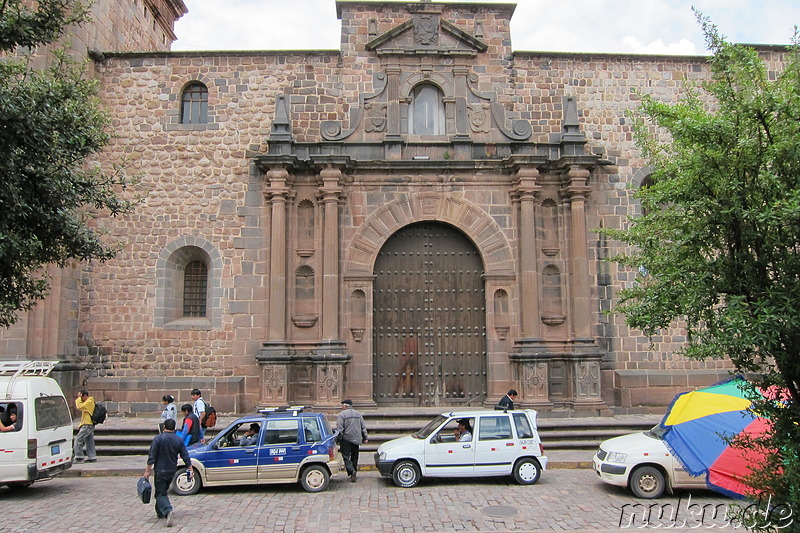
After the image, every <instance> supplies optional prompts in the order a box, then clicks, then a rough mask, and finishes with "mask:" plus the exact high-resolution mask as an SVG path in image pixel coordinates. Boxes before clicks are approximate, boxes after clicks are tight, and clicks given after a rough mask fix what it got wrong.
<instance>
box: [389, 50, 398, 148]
mask: <svg viewBox="0 0 800 533" xmlns="http://www.w3.org/2000/svg"><path fill="white" fill-rule="evenodd" d="M400 72H401V71H400V67H399V66H396V65H392V66H388V67H386V75H387V78H388V79H387V80H386V101H387V102H388V104H389V107H388V112H387V122H388V124H387V125H386V139H387V140H395V139H400Z"/></svg>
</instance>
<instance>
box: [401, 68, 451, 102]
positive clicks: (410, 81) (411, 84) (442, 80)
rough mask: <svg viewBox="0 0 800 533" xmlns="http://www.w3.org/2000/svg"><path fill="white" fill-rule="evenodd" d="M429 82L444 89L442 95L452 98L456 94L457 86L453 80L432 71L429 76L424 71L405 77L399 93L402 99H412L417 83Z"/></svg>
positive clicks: (441, 89)
mask: <svg viewBox="0 0 800 533" xmlns="http://www.w3.org/2000/svg"><path fill="white" fill-rule="evenodd" d="M423 83H427V84H429V85H433V86H434V87H436V88H437V89H439V90H440V91H442V96H443V97H445V98H452V97H454V96H455V87H454V85H453V80H452V79H449V78H447V77H446V76H443V75H441V74H439V73H436V72H432V73H430V75H429V76H426V75H424V74H422V73H417V74H411V75H409V76H408V77H407V78H405V79H404V80H403V81H402V82H401V83H400V87H399V92H398V94H399V95H400V99H401V100H403V99H410V98H411V93H412V92H413V91H414V88H415V87H416V86H417V85H420V84H423Z"/></svg>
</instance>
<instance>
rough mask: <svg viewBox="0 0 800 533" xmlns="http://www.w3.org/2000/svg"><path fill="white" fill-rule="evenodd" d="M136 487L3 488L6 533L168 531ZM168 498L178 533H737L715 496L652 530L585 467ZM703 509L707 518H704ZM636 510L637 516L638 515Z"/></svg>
mask: <svg viewBox="0 0 800 533" xmlns="http://www.w3.org/2000/svg"><path fill="white" fill-rule="evenodd" d="M136 479H137V478H136V477H132V476H112V477H63V478H57V479H54V480H51V481H47V482H41V483H37V484H35V485H34V486H32V487H30V488H28V489H17V490H9V489H7V488H2V489H0V504H2V507H3V509H4V511H5V512H4V513H3V519H2V521H0V532H3V533H5V532H46V533H62V532H70V531H75V532H95V531H103V532H149V531H162V530H165V521H164V520H158V519H157V518H156V516H155V513H154V511H153V506H152V504H149V505H144V504H142V503H141V501H139V500H138V496H137V494H136ZM170 498H171V500H172V504H173V506H174V507H175V518H176V520H175V521H176V525H175V527H173V528H172V530H171V531H192V532H198V531H203V532H215V533H216V532H227V531H238V532H243V533H247V532H259V531H269V532H272V531H274V532H314V533H334V532H335V533H357V532H365V533H366V532H399V533H411V532H434V531H435V532H441V531H445V532H450V531H457V532H462V531H463V532H469V531H537V530H539V531H541V530H547V531H619V530H620V529H622V527H621V526H620V518H621V515H622V514H623V513H624V520H623V525H626V526H628V528H629V529H631V530H637V529H638V528H637V526H640V527H641V526H645V527H647V528H652V529H656V526H658V525H660V527H662V528H663V527H665V526H666V527H668V528H669V529H670V530H672V531H691V530H696V529H695V528H697V529H704V530H706V531H708V530H715V531H716V530H727V531H732V530H733V528H732V527H730V525H729V524H728V526H727V527H723V526H724V525H725V522H724V520H723V519H721V517H720V516H719V515H718V516H717V517H716V518H714V517H713V516H711V511H712V510H713V508H712V507H713V506H717V505H719V506H720V507H718V508H717V509H718V510H719V509H721V510H728V509H729V508H730V506H731V505H735V502H734V501H733V500H729V499H727V498H723V497H720V496H719V495H716V494H714V493H712V492H706V491H693V492H691V493H689V492H681V493H680V494H676V495H675V496H672V497H668V498H663V499H661V500H658V501H657V503H655V505H656V506H657V507H652V508H649V510H650V513H649V515H648V516H649V519H648V520H647V521H646V522H645V521H644V520H645V514H646V513H645V511H646V510H647V509H648V507H642V506H639V507H634V506H635V505H637V504H642V505H644V506H650V505H652V504H654V502H653V501H648V500H637V499H635V498H633V496H632V495H631V494H630V493H629V492H627V491H625V490H622V489H619V488H617V487H611V486H609V485H606V484H604V483H602V482H600V481H599V480H598V479H597V478H596V477H595V474H594V473H593V472H592V471H591V470H585V469H576V470H548V471H546V472H544V473H543V474H542V477H541V479H540V481H539V483H538V484H536V485H533V486H520V485H517V484H515V483H514V482H513V481H512V480H510V479H508V478H485V479H471V480H461V479H459V480H454V479H424V480H423V481H422V483H420V485H418V486H417V487H415V488H413V489H400V488H397V487H395V486H394V485H393V484H391V483H390V482H388V481H387V480H385V479H383V478H381V477H380V476H379V474H378V473H377V472H375V471H368V472H362V473H361V474H359V480H358V483H356V484H352V483H347V482H345V478H344V476H341V475H339V476H336V477H335V478H334V479H333V480H332V482H331V486H330V488H329V490H328V491H327V492H323V493H319V494H308V493H306V492H304V491H303V490H302V489H301V488H300V487H299V486H297V485H265V486H259V487H223V488H212V489H203V490H201V491H200V493H198V494H196V495H194V496H185V497H181V496H175V495H171V496H170ZM626 505H628V507H624V506H626ZM704 510H705V511H706V516H705V517H703V518H700V517H701V513H702V512H703V511H704ZM659 511H662V513H661V514H662V518H661V519H659V518H658V514H659ZM634 512H637V513H638V515H636V516H632V515H633V513H634ZM639 530H641V529H639ZM740 531H741V530H740Z"/></svg>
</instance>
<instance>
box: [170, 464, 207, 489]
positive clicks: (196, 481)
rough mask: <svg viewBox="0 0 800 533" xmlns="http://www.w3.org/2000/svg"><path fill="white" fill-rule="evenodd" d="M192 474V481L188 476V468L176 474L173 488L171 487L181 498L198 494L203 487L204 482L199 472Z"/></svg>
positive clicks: (173, 479)
mask: <svg viewBox="0 0 800 533" xmlns="http://www.w3.org/2000/svg"><path fill="white" fill-rule="evenodd" d="M192 474H193V475H192V479H191V481H190V480H189V478H188V476H187V475H186V468H185V467H184V468H180V469H178V471H177V472H175V477H174V478H172V486H171V487H170V488H171V489H172V492H174V493H175V494H177V495H179V496H191V495H192V494H197V491H199V490H200V487H202V486H203V482H202V481H200V474H198V473H197V470H195V471H194V472H193V473H192Z"/></svg>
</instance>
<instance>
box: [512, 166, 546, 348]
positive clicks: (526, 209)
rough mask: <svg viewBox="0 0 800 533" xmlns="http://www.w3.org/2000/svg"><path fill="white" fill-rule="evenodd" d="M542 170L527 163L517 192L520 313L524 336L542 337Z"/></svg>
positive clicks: (526, 337)
mask: <svg viewBox="0 0 800 533" xmlns="http://www.w3.org/2000/svg"><path fill="white" fill-rule="evenodd" d="M538 177H539V171H538V170H537V169H536V168H532V167H525V168H520V169H519V170H518V171H517V186H516V189H515V194H516V196H517V199H518V201H519V210H520V217H519V218H520V220H519V265H520V269H519V271H520V277H519V279H520V282H519V284H520V287H519V294H520V314H521V318H522V320H521V324H522V337H523V338H524V339H531V338H538V337H539V335H540V331H539V281H538V268H537V249H538V247H537V246H536V194H537V193H538V191H539V190H540V189H541V187H540V186H539V185H537V183H536V179H537V178H538Z"/></svg>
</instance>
